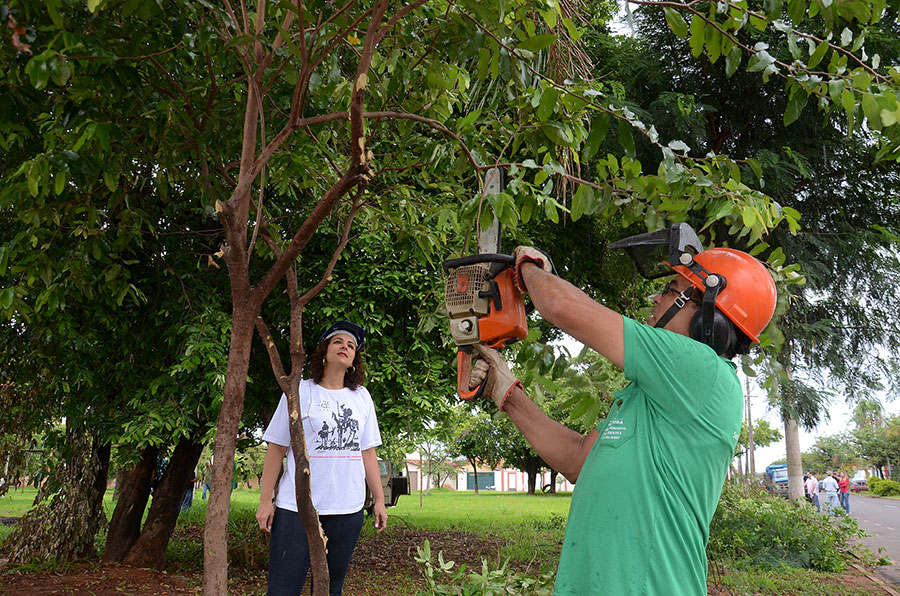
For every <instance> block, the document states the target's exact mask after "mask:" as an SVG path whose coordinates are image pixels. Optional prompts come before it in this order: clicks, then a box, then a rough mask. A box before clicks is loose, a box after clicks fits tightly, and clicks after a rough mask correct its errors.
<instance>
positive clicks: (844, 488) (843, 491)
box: [838, 472, 850, 515]
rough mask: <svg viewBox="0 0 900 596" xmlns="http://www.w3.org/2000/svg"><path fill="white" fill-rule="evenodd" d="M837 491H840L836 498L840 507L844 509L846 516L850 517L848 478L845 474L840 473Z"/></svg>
mask: <svg viewBox="0 0 900 596" xmlns="http://www.w3.org/2000/svg"><path fill="white" fill-rule="evenodd" d="M838 489H839V490H840V492H838V498H839V499H840V500H841V507H843V508H844V512H845V513H846V514H847V515H850V477H849V476H847V472H841V479H840V480H838Z"/></svg>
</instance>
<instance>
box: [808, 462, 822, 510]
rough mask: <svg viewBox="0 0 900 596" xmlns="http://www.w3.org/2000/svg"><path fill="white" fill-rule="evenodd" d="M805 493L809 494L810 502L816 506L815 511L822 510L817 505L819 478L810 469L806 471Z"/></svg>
mask: <svg viewBox="0 0 900 596" xmlns="http://www.w3.org/2000/svg"><path fill="white" fill-rule="evenodd" d="M806 494H807V495H809V500H810V502H811V503H812V504H813V505H815V506H816V511H818V512H819V513H821V512H822V507H821V506H820V505H819V479H818V478H816V475H815V474H813V473H812V470H808V471H807V472H806Z"/></svg>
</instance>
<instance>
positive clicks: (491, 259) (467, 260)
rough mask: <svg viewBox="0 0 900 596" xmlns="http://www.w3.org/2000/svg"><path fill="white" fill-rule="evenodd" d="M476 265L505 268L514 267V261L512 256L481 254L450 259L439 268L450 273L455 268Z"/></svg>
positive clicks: (490, 253)
mask: <svg viewBox="0 0 900 596" xmlns="http://www.w3.org/2000/svg"><path fill="white" fill-rule="evenodd" d="M478 263H499V264H501V265H504V266H505V267H515V265H516V259H515V258H514V257H513V256H512V255H504V254H500V253H493V252H489V253H481V254H477V255H469V256H468V257H459V258H458V259H450V260H448V261H444V262H443V263H442V264H441V267H443V268H444V271H448V272H449V271H450V270H451V269H456V268H457V267H465V266H466V265H477V264H478Z"/></svg>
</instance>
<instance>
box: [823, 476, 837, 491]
mask: <svg viewBox="0 0 900 596" xmlns="http://www.w3.org/2000/svg"><path fill="white" fill-rule="evenodd" d="M822 487H823V488H824V489H825V492H827V493H836V492H837V491H838V488H840V487H839V486H838V483H837V480H835V479H834V477H832V476H826V477H825V480H823V481H822Z"/></svg>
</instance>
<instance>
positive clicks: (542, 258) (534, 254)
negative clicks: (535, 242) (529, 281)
mask: <svg viewBox="0 0 900 596" xmlns="http://www.w3.org/2000/svg"><path fill="white" fill-rule="evenodd" d="M512 256H513V258H514V259H515V260H516V269H515V275H514V276H513V278H514V279H515V282H516V287H517V288H518V290H519V292H521V293H522V294H527V293H528V289H527V288H526V287H525V281H524V280H523V279H522V272H521V267H522V265H523V264H525V263H534V264H535V265H536V266H538V267H540V268H541V269H543V270H544V271H546V272H547V273H553V263H552V262H551V261H550V257H548V256H547V255H546V254H545V253H543V252H541V251H539V250H538V249H536V248H533V247H531V246H517V247H516V250H514V251H513V254H512Z"/></svg>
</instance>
